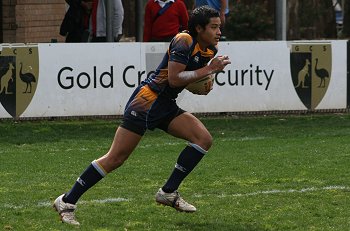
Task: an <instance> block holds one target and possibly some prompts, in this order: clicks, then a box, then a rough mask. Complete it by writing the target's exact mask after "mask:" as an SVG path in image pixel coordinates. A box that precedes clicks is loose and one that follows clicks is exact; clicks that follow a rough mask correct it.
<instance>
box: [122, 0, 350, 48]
mask: <svg viewBox="0 0 350 231" xmlns="http://www.w3.org/2000/svg"><path fill="white" fill-rule="evenodd" d="M122 1H123V4H124V11H125V17H124V28H123V29H124V34H125V35H126V36H128V37H133V36H135V28H136V25H135V14H136V13H137V12H136V11H135V2H136V1H137V0H122ZM147 1H148V0H143V4H144V5H145V4H146V2H147ZM182 1H184V2H185V4H186V6H187V8H188V10H189V12H190V11H191V10H192V9H193V5H194V4H193V3H194V0H182ZM278 1H280V0H278ZM338 1H339V3H340V4H341V5H342V6H343V15H344V18H343V22H344V23H343V26H342V30H339V29H338V30H337V28H339V25H338V27H337V24H336V21H335V11H334V6H333V0H287V24H288V25H287V39H288V40H299V39H310V40H312V39H337V38H350V1H349V0H338ZM275 2H276V0H229V6H230V15H229V17H228V18H227V23H226V25H225V28H224V33H225V34H224V35H225V36H226V37H227V39H228V40H236V41H237V40H274V39H275ZM142 17H143V16H142Z"/></svg>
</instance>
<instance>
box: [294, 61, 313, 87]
mask: <svg viewBox="0 0 350 231" xmlns="http://www.w3.org/2000/svg"><path fill="white" fill-rule="evenodd" d="M309 66H310V61H309V60H308V59H305V66H304V67H303V68H302V69H301V70H300V71H299V72H298V85H296V86H295V88H297V87H300V85H301V87H302V88H308V87H309V86H306V85H305V79H306V77H310V70H309V69H310V67H309Z"/></svg>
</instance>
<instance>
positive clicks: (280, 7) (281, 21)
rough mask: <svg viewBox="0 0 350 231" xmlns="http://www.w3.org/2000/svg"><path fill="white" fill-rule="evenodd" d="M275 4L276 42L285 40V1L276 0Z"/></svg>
mask: <svg viewBox="0 0 350 231" xmlns="http://www.w3.org/2000/svg"><path fill="white" fill-rule="evenodd" d="M275 4H276V9H275V31H276V40H287V0H276V1H275Z"/></svg>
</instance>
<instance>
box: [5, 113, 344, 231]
mask: <svg viewBox="0 0 350 231" xmlns="http://www.w3.org/2000/svg"><path fill="white" fill-rule="evenodd" d="M201 119H202V121H203V122H204V123H205V125H206V126H207V127H208V129H209V131H211V133H212V135H213V137H214V145H213V147H212V149H211V150H210V152H209V153H208V155H207V156H206V157H205V158H204V159H203V160H202V162H201V163H200V164H199V165H198V167H197V168H196V169H195V170H194V171H193V172H192V173H191V174H190V175H189V177H188V178H187V179H186V180H185V181H184V182H183V184H182V185H181V188H180V190H179V191H180V193H181V194H182V196H183V197H184V198H185V199H186V200H188V201H189V202H191V203H193V204H194V205H196V207H197V209H198V211H197V212H196V213H194V214H186V213H179V212H176V211H175V210H173V209H172V208H169V207H163V206H158V205H156V203H155V201H154V195H155V193H156V191H157V190H158V188H159V187H160V186H162V184H163V183H164V182H165V180H166V178H167V177H168V176H169V174H170V173H171V171H172V169H173V166H174V164H175V161H176V159H177V156H178V153H179V152H180V151H181V150H182V149H183V147H184V145H185V144H186V143H185V142H184V141H182V140H178V139H175V138H172V137H170V136H168V135H166V134H165V133H164V132H162V131H159V130H158V131H154V132H148V133H147V134H146V136H145V137H144V139H143V140H142V142H141V144H140V146H139V147H138V148H137V149H136V151H135V152H134V153H133V155H132V156H131V157H130V159H129V160H128V161H127V162H126V163H125V165H124V166H122V167H121V168H120V169H118V170H117V171H115V172H113V173H111V174H109V175H108V176H107V177H106V178H105V179H103V180H102V181H101V182H99V183H98V184H97V185H96V186H95V187H94V188H92V189H91V190H89V191H88V192H87V193H86V194H84V195H83V197H82V198H81V200H80V202H79V203H80V204H79V203H78V210H77V213H76V215H77V218H78V220H79V221H80V222H81V226H80V228H75V227H72V226H69V225H66V224H62V223H61V222H60V221H59V217H58V214H56V213H55V212H54V210H53V209H52V207H51V204H52V202H53V200H54V199H55V198H56V197H57V196H58V195H60V194H62V193H63V192H65V191H67V190H69V189H70V187H71V186H72V184H73V183H74V182H75V180H76V178H77V177H78V176H79V175H80V173H81V172H82V171H83V170H84V169H85V168H86V166H87V165H88V164H90V162H91V161H92V160H94V159H96V158H98V157H99V156H100V155H102V154H104V153H105V152H106V151H107V150H108V148H109V146H110V143H111V141H112V138H113V136H114V132H115V128H116V126H117V125H118V123H119V122H120V121H111V120H105V121H104V120H92V119H91V120H71V121H23V122H13V121H9V120H3V121H0V182H1V183H0V229H3V230H25V231H28V230H100V231H105V230H123V231H124V230H152V231H153V230H154V231H159V230H164V231H165V230H195V231H203V230H204V231H205V230H208V231H213V230H233V231H236V230H238V231H240V230H246V231H248V230H253V231H260V230H283V231H284V230H336V231H339V230H350V206H349V202H350V184H349V182H350V169H349V166H350V142H349V141H350V115H346V114H338V115H303V116H295V115H294V116H287V115H285V116H266V117H264V116H260V117H234V116H231V117H229V116H228V117H220V118H201Z"/></svg>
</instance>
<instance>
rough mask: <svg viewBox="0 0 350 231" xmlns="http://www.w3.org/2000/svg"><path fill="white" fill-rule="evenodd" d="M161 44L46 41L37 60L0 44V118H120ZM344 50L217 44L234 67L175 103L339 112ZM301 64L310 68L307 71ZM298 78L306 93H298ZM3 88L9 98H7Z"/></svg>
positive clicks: (304, 44)
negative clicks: (206, 89) (201, 92)
mask: <svg viewBox="0 0 350 231" xmlns="http://www.w3.org/2000/svg"><path fill="white" fill-rule="evenodd" d="M167 45H168V44H167V43H98V44H93V43H79V44H68V43H67V44H63V43H51V44H38V45H37V54H35V49H36V45H27V46H24V45H20V46H14V45H12V46H11V45H5V44H3V45H2V46H0V47H1V53H0V80H2V85H0V88H1V89H0V102H1V105H0V118H11V117H55V116H92V115H122V114H123V110H124V106H125V104H126V102H127V100H128V98H129V96H130V95H131V93H132V92H133V90H134V89H135V87H136V86H137V85H138V84H139V82H140V81H141V80H143V79H145V78H146V77H147V75H149V74H150V73H152V71H154V70H155V68H156V67H157V65H158V63H159V61H160V60H161V59H162V57H163V55H164V53H165V51H166V49H167ZM33 47H34V48H33ZM20 48H23V49H24V51H22V50H21V49H20ZM29 48H33V49H34V52H33V50H32V53H31V52H30V49H29ZM346 48H347V41H345V40H336V41H295V42H294V41H290V42H285V41H267V42H221V43H220V44H219V55H223V54H225V55H228V56H229V57H230V59H231V61H232V64H231V65H229V66H227V68H226V70H225V71H224V72H223V73H218V74H217V76H216V83H215V85H214V89H213V91H212V92H210V94H209V95H207V96H196V95H193V94H191V93H190V92H188V91H186V90H184V91H183V92H182V93H181V94H180V96H179V98H178V100H177V101H178V103H179V105H180V106H181V107H182V108H183V109H185V110H188V111H190V112H244V111H248V112H249V111H276V110H277V111H278V110H283V111H285V110H308V109H311V110H313V109H344V108H346V104H347V102H346V99H347V89H346V85H347V79H346V78H347V68H346V60H347V53H346V50H347V49H346ZM16 49H17V50H16ZM15 50H16V51H15ZM19 51H21V52H22V54H21V55H19V54H18V52H19ZM35 59H37V60H38V61H37V63H38V64H37V65H36V62H34V61H33V60H35ZM306 59H308V60H309V61H310V65H308V66H306V67H305V66H304V62H306ZM316 59H317V61H318V65H317V66H316ZM9 62H14V63H15V64H16V65H15V69H16V70H15V72H13V73H15V74H13V77H14V79H15V80H16V81H13V80H8V79H7V82H6V81H5V78H6V73H8V69H9ZM20 63H22V65H23V68H22V69H23V70H22V69H20V67H21V64H20ZM303 66H304V67H303ZM303 68H304V69H303ZM36 69H37V70H36ZM28 73H32V74H33V76H34V78H36V81H35V82H33V81H32V82H30V85H31V87H32V92H31V93H28V92H26V93H24V90H25V89H26V88H27V91H28V86H29V85H28V82H29V81H28V80H27V81H25V78H24V77H28V75H27V76H25V74H28ZM36 73H37V74H36ZM327 74H328V76H326V75H327ZM320 75H321V76H320ZM7 78H8V77H7ZM298 80H303V81H302V82H304V85H305V86H304V88H302V87H301V86H299V87H296V86H297V83H298ZM321 80H322V81H324V84H325V85H324V86H323V85H322V86H320V83H322V82H321ZM6 84H7V85H8V87H9V89H12V91H13V94H10V93H8V94H5V91H4V90H5V89H4V86H5V85H6ZM11 84H12V85H13V86H14V84H15V85H16V87H12V88H11V86H12V85H11ZM30 95H31V97H30ZM29 98H30V99H31V100H30V99H29ZM7 99H11V100H8V101H6V100H7ZM21 99H22V100H21ZM23 99H25V100H23ZM23 102H24V103H23ZM19 105H21V106H19ZM14 109H16V112H14ZM11 110H12V112H11Z"/></svg>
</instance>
